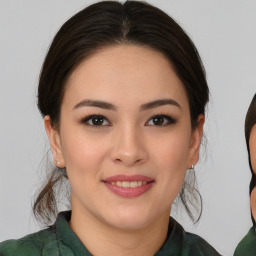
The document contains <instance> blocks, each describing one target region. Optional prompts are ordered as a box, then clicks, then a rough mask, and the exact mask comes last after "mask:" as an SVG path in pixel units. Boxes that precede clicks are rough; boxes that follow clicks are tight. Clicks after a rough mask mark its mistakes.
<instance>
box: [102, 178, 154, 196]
mask: <svg viewBox="0 0 256 256" xmlns="http://www.w3.org/2000/svg"><path fill="white" fill-rule="evenodd" d="M117 181H128V182H132V181H145V182H147V184H144V185H142V186H138V187H135V188H130V187H129V188H127V187H125V188H124V187H119V186H116V185H112V184H111V182H117ZM102 182H103V183H104V184H105V185H106V187H107V188H108V189H109V190H110V191H111V192H113V193H114V194H116V195H118V196H120V197H125V198H135V197H139V196H141V195H143V194H144V193H146V192H147V191H148V190H150V189H151V188H152V186H153V185H154V183H155V180H154V179H152V178H150V177H148V176H144V175H115V176H111V177H108V178H106V179H103V180H102Z"/></svg>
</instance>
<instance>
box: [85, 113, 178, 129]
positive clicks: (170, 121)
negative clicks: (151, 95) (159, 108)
mask: <svg viewBox="0 0 256 256" xmlns="http://www.w3.org/2000/svg"><path fill="white" fill-rule="evenodd" d="M93 118H99V119H103V123H104V122H105V121H107V122H108V123H110V122H109V121H108V119H107V118H105V117H104V116H103V115H89V116H87V117H85V118H83V119H82V120H81V123H82V124H85V125H87V126H90V127H92V128H102V127H104V126H112V124H108V125H94V124H89V121H92V119H93ZM156 118H164V119H165V123H164V124H162V125H161V124H160V125H147V126H158V127H165V126H169V125H172V124H175V123H177V120H175V119H174V118H172V117H170V116H168V115H164V114H157V115H154V116H152V117H151V118H150V119H149V120H148V121H147V122H146V123H148V122H149V121H151V120H153V119H156Z"/></svg>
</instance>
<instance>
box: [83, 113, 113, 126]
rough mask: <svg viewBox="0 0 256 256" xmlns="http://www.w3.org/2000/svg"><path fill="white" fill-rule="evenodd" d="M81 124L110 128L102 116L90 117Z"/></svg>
mask: <svg viewBox="0 0 256 256" xmlns="http://www.w3.org/2000/svg"><path fill="white" fill-rule="evenodd" d="M81 122H82V123H83V124H85V125H88V126H110V123H109V121H108V120H107V119H106V118H105V117H104V116H102V115H90V116H87V117H86V118H84V119H82V121H81Z"/></svg>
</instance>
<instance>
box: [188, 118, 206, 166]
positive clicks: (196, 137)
mask: <svg viewBox="0 0 256 256" xmlns="http://www.w3.org/2000/svg"><path fill="white" fill-rule="evenodd" d="M204 121H205V118H204V115H203V114H200V115H199V116H198V119H197V127H196V128H195V129H194V130H192V135H191V140H190V148H189V161H188V166H187V168H188V169H190V168H191V166H192V165H195V164H196V163H197V162H198V160H199V149H200V145H201V139H202V136H203V128H204Z"/></svg>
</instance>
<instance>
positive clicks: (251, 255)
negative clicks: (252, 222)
mask: <svg viewBox="0 0 256 256" xmlns="http://www.w3.org/2000/svg"><path fill="white" fill-rule="evenodd" d="M255 255H256V227H252V228H251V229H250V230H249V232H248V233H247V235H246V236H245V237H244V238H243V239H242V240H241V242H240V243H239V244H238V246H237V247H236V250H235V253H234V256H255Z"/></svg>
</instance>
